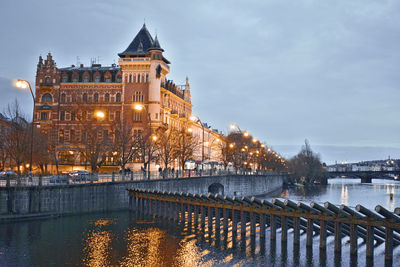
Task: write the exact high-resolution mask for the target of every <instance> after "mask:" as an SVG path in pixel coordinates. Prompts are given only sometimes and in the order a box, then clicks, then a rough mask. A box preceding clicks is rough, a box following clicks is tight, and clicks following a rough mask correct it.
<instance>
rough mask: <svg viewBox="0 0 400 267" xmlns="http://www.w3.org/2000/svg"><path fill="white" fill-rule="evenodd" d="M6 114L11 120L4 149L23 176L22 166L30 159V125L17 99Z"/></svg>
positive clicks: (5, 137)
mask: <svg viewBox="0 0 400 267" xmlns="http://www.w3.org/2000/svg"><path fill="white" fill-rule="evenodd" d="M5 114H6V116H7V117H8V118H9V127H8V129H6V131H5V133H4V140H3V145H2V147H3V148H4V149H5V151H7V152H8V155H9V157H10V159H11V160H12V161H13V162H14V164H15V166H16V167H17V172H18V174H19V175H21V165H22V164H23V163H24V162H25V161H26V160H27V158H28V153H27V151H28V149H27V148H28V147H29V141H30V140H29V138H30V137H29V134H28V132H29V131H28V130H29V123H28V122H27V120H26V119H25V118H24V115H23V114H22V112H21V108H20V106H19V103H18V101H17V99H15V101H14V102H13V103H12V104H8V106H7V109H6V111H5Z"/></svg>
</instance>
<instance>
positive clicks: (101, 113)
mask: <svg viewBox="0 0 400 267" xmlns="http://www.w3.org/2000/svg"><path fill="white" fill-rule="evenodd" d="M96 117H97V118H98V119H104V117H105V114H104V112H103V111H97V112H96Z"/></svg>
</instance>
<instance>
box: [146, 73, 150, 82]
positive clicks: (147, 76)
mask: <svg viewBox="0 0 400 267" xmlns="http://www.w3.org/2000/svg"><path fill="white" fill-rule="evenodd" d="M148 82H149V75H148V74H146V83H148Z"/></svg>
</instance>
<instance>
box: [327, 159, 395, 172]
mask: <svg viewBox="0 0 400 267" xmlns="http://www.w3.org/2000/svg"><path fill="white" fill-rule="evenodd" d="M326 169H327V171H328V172H351V171H353V172H367V171H394V170H398V169H400V159H387V160H372V161H362V162H358V163H341V164H334V165H330V166H327V167H326Z"/></svg>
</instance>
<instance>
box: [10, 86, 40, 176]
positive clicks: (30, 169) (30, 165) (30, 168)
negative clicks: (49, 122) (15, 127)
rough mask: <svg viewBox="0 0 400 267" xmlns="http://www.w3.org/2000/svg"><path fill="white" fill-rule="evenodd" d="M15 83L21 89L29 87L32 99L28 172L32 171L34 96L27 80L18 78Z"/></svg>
mask: <svg viewBox="0 0 400 267" xmlns="http://www.w3.org/2000/svg"><path fill="white" fill-rule="evenodd" d="M15 85H16V87H18V88H21V89H26V88H29V91H30V92H31V96H32V100H33V111H32V126H31V159H30V163H29V172H30V173H32V155H33V125H34V122H35V96H34V95H33V91H32V87H31V84H30V83H29V82H28V81H26V80H20V79H18V80H17V82H16V83H15Z"/></svg>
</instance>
